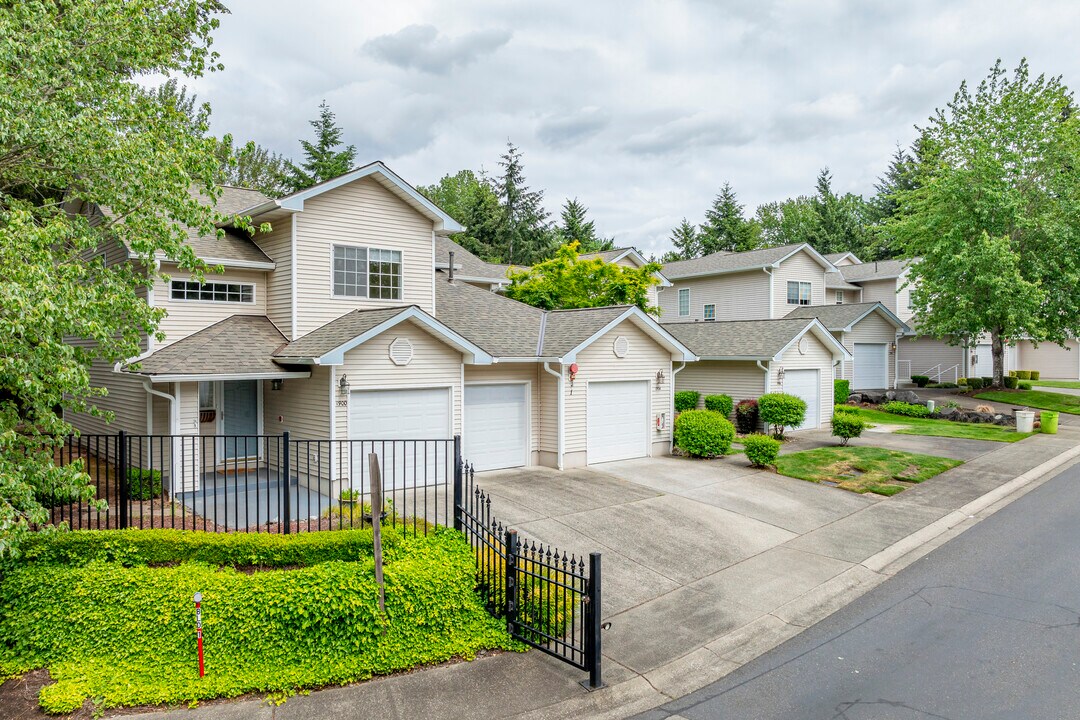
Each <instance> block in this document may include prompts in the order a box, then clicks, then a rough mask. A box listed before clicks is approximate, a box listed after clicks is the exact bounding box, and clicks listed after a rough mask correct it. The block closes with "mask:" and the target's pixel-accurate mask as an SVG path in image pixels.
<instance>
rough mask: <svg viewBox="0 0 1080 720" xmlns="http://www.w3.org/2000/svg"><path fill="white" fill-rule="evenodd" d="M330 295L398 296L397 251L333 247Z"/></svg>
mask: <svg viewBox="0 0 1080 720" xmlns="http://www.w3.org/2000/svg"><path fill="white" fill-rule="evenodd" d="M333 275H334V279H333V284H334V285H333V291H334V297H359V298H372V299H376V300H400V299H401V251H399V250H381V249H378V248H366V247H355V246H352V245H335V246H334V272H333Z"/></svg>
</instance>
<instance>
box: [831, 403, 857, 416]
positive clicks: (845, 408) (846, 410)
mask: <svg viewBox="0 0 1080 720" xmlns="http://www.w3.org/2000/svg"><path fill="white" fill-rule="evenodd" d="M833 413H843V414H845V415H858V414H859V408H857V407H855V406H854V405H834V406H833Z"/></svg>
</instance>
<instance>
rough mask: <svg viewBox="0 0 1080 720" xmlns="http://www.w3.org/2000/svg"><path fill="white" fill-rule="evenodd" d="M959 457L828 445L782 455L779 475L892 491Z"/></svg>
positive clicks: (957, 462)
mask: <svg viewBox="0 0 1080 720" xmlns="http://www.w3.org/2000/svg"><path fill="white" fill-rule="evenodd" d="M962 464H963V462H962V461H961V460H953V459H952V458H943V457H935V456H933V455H918V454H916V453H909V452H903V451H902V450H885V449H884V448H874V447H829V448H818V449H816V450H805V451H803V452H797V453H792V454H790V455H781V456H780V457H779V458H777V460H776V469H777V471H778V472H779V473H780V474H781V475H787V476H788V477H793V478H798V479H800V480H809V481H810V482H816V483H820V482H830V483H836V484H837V485H838V486H839V487H842V488H843V489H845V490H851V491H852V492H857V493H868V492H872V493H877V494H878V495H895V494H896V493H898V492H901V491H902V490H904V489H905V488H906V487H908V486H909V484H912V483H920V482H922V481H923V480H927V479H928V478H932V477H934V476H935V475H937V474H939V473H943V472H945V471H946V470H948V469H950V468H954V467H956V466H957V465H962Z"/></svg>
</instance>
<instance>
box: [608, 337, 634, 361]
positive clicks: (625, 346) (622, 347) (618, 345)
mask: <svg viewBox="0 0 1080 720" xmlns="http://www.w3.org/2000/svg"><path fill="white" fill-rule="evenodd" d="M612 350H614V352H615V357H619V358H624V357H626V354H627V353H628V352H630V341H629V340H627V339H626V336H624V335H620V336H619V337H617V338H615V343H614V344H613V345H612Z"/></svg>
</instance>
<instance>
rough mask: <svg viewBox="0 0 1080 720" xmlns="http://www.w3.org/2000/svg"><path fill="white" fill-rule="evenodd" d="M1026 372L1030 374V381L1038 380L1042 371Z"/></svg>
mask: <svg viewBox="0 0 1080 720" xmlns="http://www.w3.org/2000/svg"><path fill="white" fill-rule="evenodd" d="M1028 372H1029V373H1031V379H1032V380H1038V379H1039V377H1040V376H1041V375H1042V370H1028Z"/></svg>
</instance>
